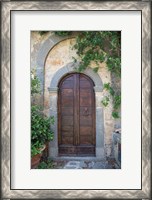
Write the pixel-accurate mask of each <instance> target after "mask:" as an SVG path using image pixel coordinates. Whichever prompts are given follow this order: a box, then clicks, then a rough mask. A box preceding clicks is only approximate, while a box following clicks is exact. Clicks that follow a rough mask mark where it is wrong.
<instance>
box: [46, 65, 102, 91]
mask: <svg viewBox="0 0 152 200" xmlns="http://www.w3.org/2000/svg"><path fill="white" fill-rule="evenodd" d="M78 66H79V63H78V62H77V63H73V62H72V63H69V64H67V65H66V66H65V67H62V68H61V69H59V70H58V71H57V72H56V73H55V75H54V76H53V78H52V81H51V83H50V87H49V88H48V90H49V91H50V92H51V91H52V92H54V91H56V90H57V89H58V83H59V81H60V79H61V78H62V77H63V76H64V75H65V74H67V73H70V72H76V69H77V68H78ZM83 73H84V74H86V75H87V76H89V77H90V78H91V79H92V80H93V82H94V84H95V87H94V89H95V91H96V92H101V91H102V89H103V84H102V81H101V78H100V76H99V75H98V74H97V73H95V72H94V71H93V70H92V69H91V68H90V67H88V68H87V69H86V70H85V71H84V72H83Z"/></svg>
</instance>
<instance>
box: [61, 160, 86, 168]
mask: <svg viewBox="0 0 152 200" xmlns="http://www.w3.org/2000/svg"><path fill="white" fill-rule="evenodd" d="M81 165H82V164H81V162H80V161H69V162H68V163H67V164H66V165H65V166H64V169H82V167H81Z"/></svg>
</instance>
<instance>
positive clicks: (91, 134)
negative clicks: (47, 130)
mask: <svg viewBox="0 0 152 200" xmlns="http://www.w3.org/2000/svg"><path fill="white" fill-rule="evenodd" d="M93 87H94V83H93V81H92V80H91V79H90V78H89V77H88V76H86V75H84V74H80V73H73V74H69V75H67V76H65V77H64V78H62V80H61V81H60V83H59V93H58V95H59V96H58V97H59V98H58V120H59V121H58V126H59V127H58V134H59V135H58V136H59V137H58V138H59V140H58V141H59V142H58V147H59V155H64V156H94V155H95V94H94V89H93Z"/></svg>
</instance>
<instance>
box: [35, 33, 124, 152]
mask: <svg viewBox="0 0 152 200" xmlns="http://www.w3.org/2000/svg"><path fill="white" fill-rule="evenodd" d="M53 39H54V45H53V44H52V43H53ZM49 43H50V44H49ZM74 43H75V38H73V37H71V38H69V39H68V38H63V39H62V38H61V37H60V38H58V37H57V36H54V35H53V33H51V32H49V33H47V34H45V35H44V36H40V34H39V33H38V32H32V33H31V68H33V67H37V74H38V76H39V79H40V80H41V86H42V95H41V99H43V104H44V111H45V113H46V115H48V116H50V115H55V118H56V119H57V109H55V110H50V108H57V95H56V94H57V93H56V91H54V92H53V91H51V92H50V90H49V88H50V84H51V81H52V79H53V77H54V76H55V74H56V73H57V71H59V70H60V69H61V68H63V67H65V66H67V65H69V63H73V57H76V58H77V55H76V51H75V50H73V49H72V48H71V47H72V45H73V44H74ZM45 45H46V49H45ZM49 45H50V49H49ZM51 45H52V47H51ZM45 51H46V52H45ZM47 51H48V52H47ZM40 56H42V60H43V62H41V59H40ZM44 57H45V58H44ZM90 67H91V68H94V67H96V65H95V63H91V66H90ZM98 75H99V77H100V78H101V80H102V83H103V84H104V83H107V82H112V79H111V74H110V72H109V71H108V70H107V67H106V64H105V63H102V64H100V68H99V71H98ZM58 81H59V80H58ZM105 94H106V91H104V90H102V91H97V92H96V107H99V108H101V109H102V110H103V118H102V121H101V118H100V119H98V118H97V119H96V122H97V123H98V125H99V126H100V124H102V123H103V127H104V130H103V131H104V147H105V155H106V156H110V155H111V148H112V132H113V131H114V129H115V127H116V126H118V124H120V120H114V119H113V118H112V115H111V113H112V101H110V104H109V106H108V107H106V108H105V107H103V106H102V104H101V100H102V98H103V97H104V96H105ZM52 104H53V105H52ZM55 126H57V123H56V124H55ZM56 128H57V127H54V129H56ZM56 137H57V136H56ZM52 145H55V144H52Z"/></svg>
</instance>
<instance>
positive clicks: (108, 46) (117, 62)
mask: <svg viewBox="0 0 152 200" xmlns="http://www.w3.org/2000/svg"><path fill="white" fill-rule="evenodd" d="M55 34H57V35H59V36H65V35H69V34H71V32H68V31H59V32H55ZM73 48H74V49H75V50H76V52H77V55H78V56H79V58H80V60H81V62H80V65H79V68H78V71H79V72H83V71H84V70H85V69H86V68H87V67H89V66H90V65H91V63H92V62H94V63H95V64H96V67H95V68H94V69H93V70H94V71H95V72H98V70H99V67H100V63H103V62H105V63H106V66H107V68H108V70H109V71H110V72H111V73H112V74H113V75H114V77H115V78H116V79H117V80H118V79H120V78H121V32H120V31H82V32H78V34H77V36H76V44H75V45H74V46H73ZM74 60H75V61H77V60H76V58H74ZM104 90H106V91H107V92H108V95H107V96H105V97H104V98H103V100H102V102H101V103H102V104H103V105H104V106H105V107H107V106H108V104H109V102H110V98H112V100H113V112H112V116H113V117H114V118H119V117H120V116H119V109H120V105H121V92H120V88H119V87H113V85H110V83H105V84H104Z"/></svg>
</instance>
